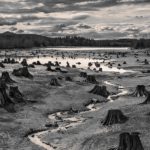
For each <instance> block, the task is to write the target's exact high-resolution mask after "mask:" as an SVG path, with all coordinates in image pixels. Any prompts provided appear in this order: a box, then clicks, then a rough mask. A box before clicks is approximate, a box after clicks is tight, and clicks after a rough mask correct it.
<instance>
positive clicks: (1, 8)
mask: <svg viewBox="0 0 150 150" xmlns="http://www.w3.org/2000/svg"><path fill="white" fill-rule="evenodd" d="M149 8H150V1H149V0H82V1H81V0H13V1H11V0H1V1H0V32H3V31H6V30H9V31H13V32H19V33H37V34H43V35H48V36H65V35H79V36H85V37H92V38H123V37H135V36H143V35H144V36H145V35H146V32H147V33H149V30H148V28H149V25H150V21H149V18H150V14H149Z"/></svg>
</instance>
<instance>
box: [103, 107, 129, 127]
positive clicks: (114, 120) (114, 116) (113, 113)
mask: <svg viewBox="0 0 150 150" xmlns="http://www.w3.org/2000/svg"><path fill="white" fill-rule="evenodd" d="M127 120H128V117H126V116H125V115H124V114H123V113H122V112H121V110H119V109H112V110H108V113H107V116H106V118H105V119H104V120H103V121H102V124H103V125H104V126H109V125H113V124H119V123H125V122H126V121H127Z"/></svg>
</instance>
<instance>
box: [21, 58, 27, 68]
mask: <svg viewBox="0 0 150 150" xmlns="http://www.w3.org/2000/svg"><path fill="white" fill-rule="evenodd" d="M21 64H22V66H25V67H27V66H28V63H27V60H26V59H23V60H22V62H21Z"/></svg>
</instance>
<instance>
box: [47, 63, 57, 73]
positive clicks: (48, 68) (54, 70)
mask: <svg viewBox="0 0 150 150" xmlns="http://www.w3.org/2000/svg"><path fill="white" fill-rule="evenodd" d="M47 71H52V72H56V69H52V67H51V66H50V65H48V67H47Z"/></svg>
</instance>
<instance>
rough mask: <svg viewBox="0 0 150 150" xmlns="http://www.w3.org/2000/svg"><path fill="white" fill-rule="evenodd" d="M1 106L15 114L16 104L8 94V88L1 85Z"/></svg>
mask: <svg viewBox="0 0 150 150" xmlns="http://www.w3.org/2000/svg"><path fill="white" fill-rule="evenodd" d="M0 105H1V106H2V107H3V108H4V109H6V110H7V111H8V112H15V109H14V103H13V101H12V100H11V99H10V98H9V96H8V95H7V93H6V88H5V87H4V86H3V84H0Z"/></svg>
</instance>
